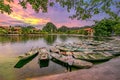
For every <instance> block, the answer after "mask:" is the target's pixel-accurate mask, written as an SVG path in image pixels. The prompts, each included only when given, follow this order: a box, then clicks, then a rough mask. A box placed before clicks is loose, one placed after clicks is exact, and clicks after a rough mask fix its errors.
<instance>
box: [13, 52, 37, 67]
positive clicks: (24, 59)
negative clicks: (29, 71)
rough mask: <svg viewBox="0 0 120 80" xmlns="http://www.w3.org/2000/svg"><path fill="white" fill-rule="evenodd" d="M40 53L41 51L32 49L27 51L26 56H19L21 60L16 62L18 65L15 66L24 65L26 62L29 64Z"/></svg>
mask: <svg viewBox="0 0 120 80" xmlns="http://www.w3.org/2000/svg"><path fill="white" fill-rule="evenodd" d="M38 54H39V53H38V52H37V51H30V52H28V53H27V55H26V54H25V55H24V56H19V57H20V60H19V61H18V62H17V63H16V65H15V66H14V67H15V68H21V67H23V66H24V65H25V64H27V63H28V62H30V61H31V60H32V59H34V58H35V57H36V56H37V55H38Z"/></svg>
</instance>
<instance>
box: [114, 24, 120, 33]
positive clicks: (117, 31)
mask: <svg viewBox="0 0 120 80" xmlns="http://www.w3.org/2000/svg"><path fill="white" fill-rule="evenodd" d="M114 32H115V34H116V35H120V23H118V24H117V25H115V26H114Z"/></svg>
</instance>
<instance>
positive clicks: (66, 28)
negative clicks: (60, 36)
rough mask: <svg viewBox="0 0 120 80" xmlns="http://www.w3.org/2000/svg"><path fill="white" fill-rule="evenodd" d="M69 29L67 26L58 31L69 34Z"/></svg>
mask: <svg viewBox="0 0 120 80" xmlns="http://www.w3.org/2000/svg"><path fill="white" fill-rule="evenodd" d="M68 30H69V28H68V27H67V26H62V27H60V28H59V29H58V31H59V32H67V31H68Z"/></svg>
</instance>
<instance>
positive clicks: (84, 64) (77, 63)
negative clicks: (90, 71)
mask: <svg viewBox="0 0 120 80" xmlns="http://www.w3.org/2000/svg"><path fill="white" fill-rule="evenodd" d="M50 55H51V57H52V58H54V59H56V60H58V61H60V62H63V63H65V64H68V60H69V61H73V63H72V66H74V67H77V68H90V67H92V66H93V64H92V63H91V62H87V61H83V60H79V59H74V58H72V59H69V58H68V57H67V56H64V55H61V54H57V53H51V54H50Z"/></svg>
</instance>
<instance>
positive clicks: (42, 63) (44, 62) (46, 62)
mask: <svg viewBox="0 0 120 80" xmlns="http://www.w3.org/2000/svg"><path fill="white" fill-rule="evenodd" d="M49 61H50V60H49V59H46V60H40V59H39V60H38V64H39V66H40V68H43V67H48V66H49Z"/></svg>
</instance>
